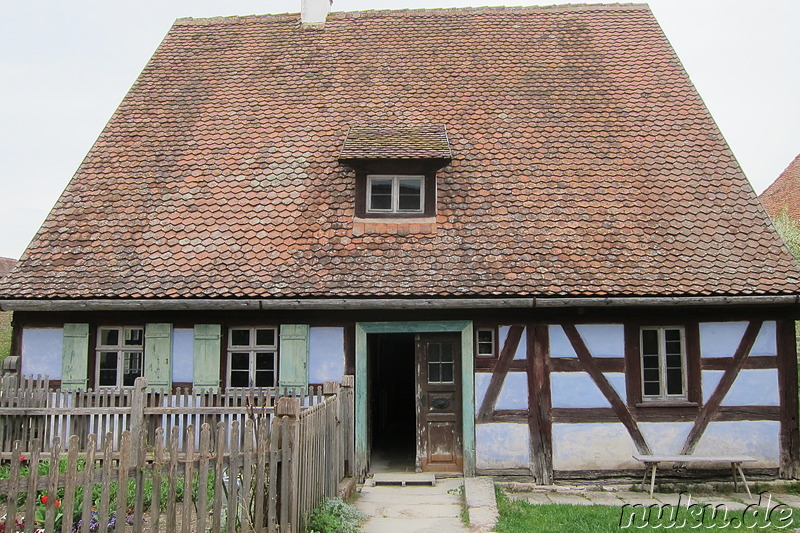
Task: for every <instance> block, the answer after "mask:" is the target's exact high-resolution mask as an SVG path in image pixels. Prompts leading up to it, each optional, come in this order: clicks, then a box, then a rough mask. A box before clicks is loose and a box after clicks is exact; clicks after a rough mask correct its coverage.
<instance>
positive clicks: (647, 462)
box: [633, 453, 755, 498]
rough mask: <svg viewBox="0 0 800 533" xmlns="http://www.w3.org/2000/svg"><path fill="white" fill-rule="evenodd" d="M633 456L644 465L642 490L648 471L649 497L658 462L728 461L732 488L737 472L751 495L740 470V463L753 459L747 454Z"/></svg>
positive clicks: (653, 486) (735, 487) (654, 482)
mask: <svg viewBox="0 0 800 533" xmlns="http://www.w3.org/2000/svg"><path fill="white" fill-rule="evenodd" d="M633 458H634V459H636V460H637V461H641V462H642V463H644V466H645V468H644V477H643V478H642V490H644V484H645V482H646V481H647V473H648V471H649V472H650V497H651V498H652V497H653V489H654V488H655V486H656V469H657V468H658V463H730V464H731V473H732V474H733V490H734V491H736V490H737V489H738V486H737V482H736V474H737V472H738V474H739V475H740V476H741V477H742V482H743V483H744V488H745V489H746V490H747V495H748V496H750V497H752V494H750V487H748V486H747V478H745V477H744V472H742V463H748V462H751V461H755V459H754V458H752V457H750V456H748V455H731V456H725V455H720V456H717V457H708V456H706V457H703V456H699V455H641V454H638V453H635V454H633Z"/></svg>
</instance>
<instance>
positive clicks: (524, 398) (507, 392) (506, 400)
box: [495, 372, 528, 409]
mask: <svg viewBox="0 0 800 533" xmlns="http://www.w3.org/2000/svg"><path fill="white" fill-rule="evenodd" d="M527 408H528V374H527V373H526V372H509V373H508V374H506V379H505V380H504V381H503V388H502V389H500V395H499V396H498V397H497V404H496V406H495V409H527Z"/></svg>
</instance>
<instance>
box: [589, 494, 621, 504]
mask: <svg viewBox="0 0 800 533" xmlns="http://www.w3.org/2000/svg"><path fill="white" fill-rule="evenodd" d="M586 497H587V498H589V501H590V502H591V503H592V505H611V506H619V505H622V500H620V499H619V498H617V496H616V495H615V494H614V493H613V492H601V491H589V492H587V493H586Z"/></svg>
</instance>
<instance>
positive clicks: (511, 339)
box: [476, 326, 525, 422]
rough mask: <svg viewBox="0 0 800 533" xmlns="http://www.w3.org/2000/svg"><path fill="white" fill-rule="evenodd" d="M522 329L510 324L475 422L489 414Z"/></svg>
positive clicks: (487, 416) (484, 418) (480, 420)
mask: <svg viewBox="0 0 800 533" xmlns="http://www.w3.org/2000/svg"><path fill="white" fill-rule="evenodd" d="M524 330H525V326H511V327H510V328H509V329H508V337H507V338H506V342H505V344H504V345H503V350H502V351H501V352H500V357H499V358H498V359H497V364H496V365H495V367H494V373H493V374H492V378H491V379H490V380H489V387H488V388H487V389H486V394H485V395H484V397H483V401H482V402H481V408H480V410H478V416H477V418H476V421H477V422H486V421H488V419H489V417H490V416H491V414H492V411H493V410H494V406H495V404H496V403H497V397H498V396H499V395H500V390H501V389H502V388H503V382H504V381H505V379H506V374H508V370H509V368H511V361H513V360H514V354H515V353H516V352H517V347H518V346H519V341H520V339H521V338H522V332H523V331H524Z"/></svg>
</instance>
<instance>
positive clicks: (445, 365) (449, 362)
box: [428, 342, 455, 383]
mask: <svg viewBox="0 0 800 533" xmlns="http://www.w3.org/2000/svg"><path fill="white" fill-rule="evenodd" d="M454 374H455V362H454V361H453V346H452V345H451V344H450V343H447V342H429V343H428V383H453V376H454Z"/></svg>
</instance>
